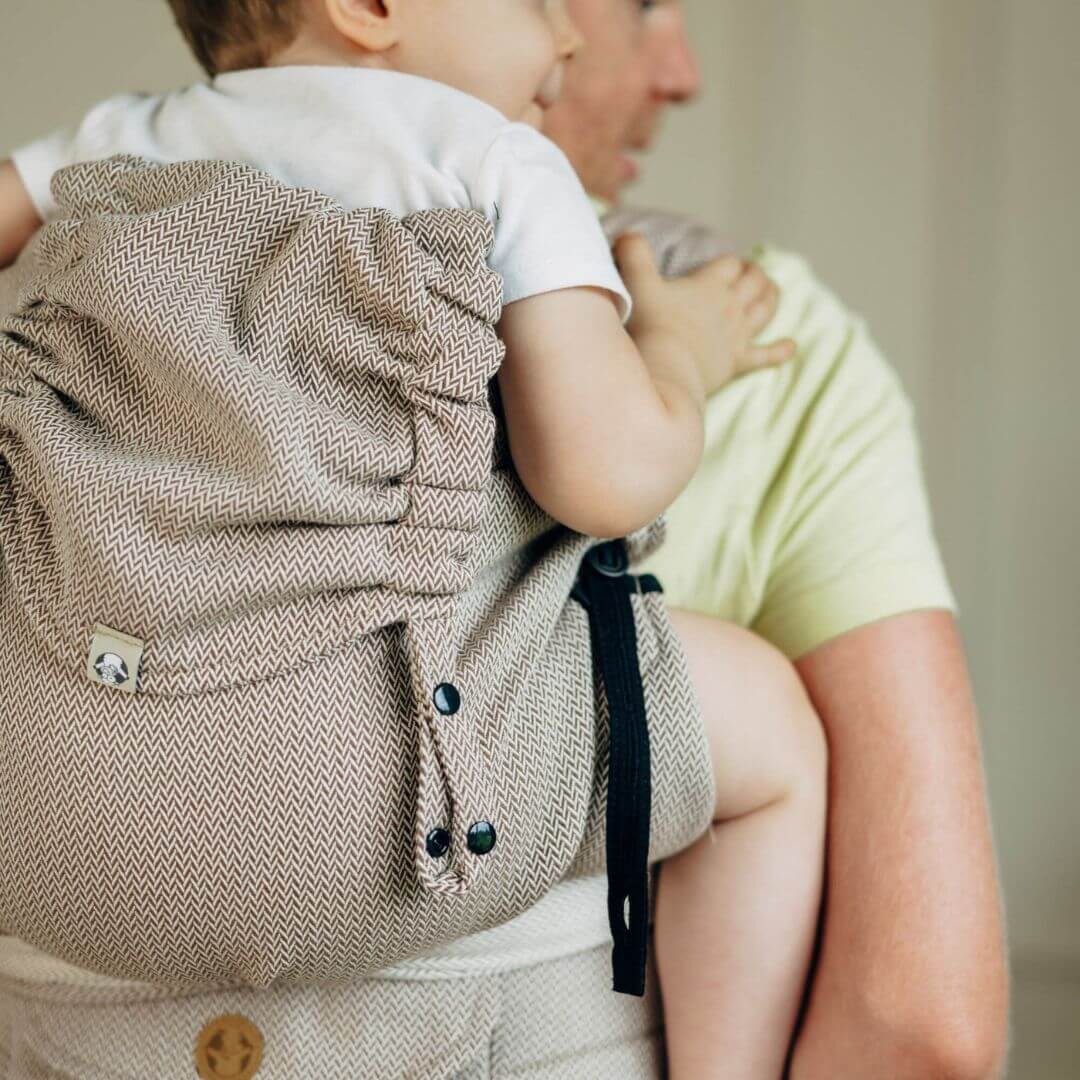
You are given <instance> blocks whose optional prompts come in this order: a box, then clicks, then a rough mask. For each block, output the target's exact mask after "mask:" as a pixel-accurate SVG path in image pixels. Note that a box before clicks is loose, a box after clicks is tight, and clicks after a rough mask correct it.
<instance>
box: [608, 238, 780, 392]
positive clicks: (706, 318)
mask: <svg viewBox="0 0 1080 1080" xmlns="http://www.w3.org/2000/svg"><path fill="white" fill-rule="evenodd" d="M615 256H616V261H617V262H618V264H619V269H620V270H621V271H622V274H623V280H624V281H625V282H626V286H627V288H628V289H629V290H630V294H631V296H632V297H633V299H634V313H633V315H632V316H631V320H630V325H629V326H628V327H627V329H628V330H629V331H630V333H631V336H634V337H635V338H636V337H637V335H638V334H639V333H648V332H651V331H652V330H653V329H654V327H661V328H662V329H663V330H664V331H666V332H670V333H674V334H676V335H677V336H679V337H680V338H682V339H683V340H684V342H685V343H686V344H687V346H688V347H689V350H690V352H691V353H692V354H693V356H694V358H695V361H696V362H697V366H698V370H699V371H700V373H701V379H702V384H703V386H704V390H705V394H706V396H708V395H710V394H713V393H715V392H716V391H717V390H719V389H720V388H721V387H723V386H726V385H727V384H728V383H729V382H731V380H732V379H735V378H738V376H740V375H745V374H746V373H748V372H750V371H756V370H758V369H759V368H762V367H775V366H778V365H780V364H782V363H784V362H785V361H787V360H789V359H791V357H792V356H794V355H795V351H796V344H795V342H794V341H793V340H792V339H791V338H781V339H780V340H778V341H774V342H771V343H769V344H766V345H752V344H751V342H752V341H753V340H754V338H755V337H757V335H758V334H760V333H761V331H762V330H764V328H765V327H766V326H767V325H768V324H769V322H770V320H771V319H772V317H773V315H774V314H775V313H776V308H777V305H778V303H779V297H780V293H779V290H778V289H777V287H776V285H775V283H774V282H773V281H772V280H771V279H770V278H768V277H767V276H766V275H765V273H764V271H762V270H761V269H760V267H758V266H757V265H756V264H754V263H752V262H750V261H749V260H746V259H742V258H740V257H739V256H738V255H725V256H723V257H722V258H719V259H714V260H713V261H712V262H709V263H706V264H705V265H704V266H702V267H699V268H698V269H697V270H695V271H693V272H692V273H690V274H687V275H685V276H684V277H680V278H666V279H665V278H661V277H660V276H659V273H658V271H657V269H656V264H655V261H654V259H653V257H652V251H651V249H650V248H649V246H648V243H647V241H646V240H645V239H644V237H642V236H640V235H638V234H633V233H626V234H624V235H623V236H620V237H619V239H618V240H617V241H616V245H615Z"/></svg>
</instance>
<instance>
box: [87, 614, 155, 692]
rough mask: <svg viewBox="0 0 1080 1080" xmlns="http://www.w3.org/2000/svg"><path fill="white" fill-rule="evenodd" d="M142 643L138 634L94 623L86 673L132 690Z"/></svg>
mask: <svg viewBox="0 0 1080 1080" xmlns="http://www.w3.org/2000/svg"><path fill="white" fill-rule="evenodd" d="M145 645H146V642H144V641H140V640H139V639H138V638H137V637H131V636H130V635H129V634H122V633H120V631H119V630H113V629H112V628H111V627H108V626H102V625H101V624H100V623H98V624H97V625H96V626H95V627H94V640H93V641H92V642H91V644H90V656H89V657H88V659H87V662H86V674H87V675H88V676H89V677H90V679H91V680H92V681H93V682H96V683H102V684H103V685H104V686H111V687H112V688H113V689H114V690H126V691H127V692H128V693H129V694H134V693H135V687H136V682H137V679H138V675H139V664H140V663H141V662H142V654H143V648H144V647H145Z"/></svg>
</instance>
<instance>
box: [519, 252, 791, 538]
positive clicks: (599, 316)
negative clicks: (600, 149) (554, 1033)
mask: <svg viewBox="0 0 1080 1080" xmlns="http://www.w3.org/2000/svg"><path fill="white" fill-rule="evenodd" d="M616 254H617V257H618V258H619V261H620V268H621V269H622V275H623V279H624V281H625V283H626V285H627V287H628V289H629V290H630V293H631V295H632V297H633V301H634V311H633V316H632V318H631V320H630V323H629V325H628V326H627V328H625V329H624V328H623V325H622V323H621V321H620V319H619V315H618V313H617V311H616V308H615V305H614V304H613V303H612V296H611V294H610V293H608V292H606V291H605V290H603V289H599V288H584V287H582V288H566V289H559V290H556V291H551V292H545V293H540V294H538V295H535V296H530V297H527V298H526V299H523V300H518V301H515V302H514V303H510V304H507V305H506V307H505V308H504V310H503V315H502V321H501V322H500V326H499V329H500V333H501V335H502V338H503V341H504V342H505V344H506V359H505V360H504V361H503V364H502V367H501V368H500V370H499V389H500V393H501V397H502V401H503V408H504V411H505V413H506V426H507V435H508V439H509V443H510V452H511V455H512V457H513V459H514V465H515V467H516V469H517V472H518V474H519V476H520V477H521V481H522V483H523V485H524V486H525V488H526V490H527V491H528V492H529V494H530V495H532V497H533V499H534V500H535V501H536V502H537V503H538V505H540V506H541V507H542V508H543V509H544V510H546V511H547V512H548V513H549V514H550V515H551V516H552V517H554V518H555V519H556V520H557V521H561V522H562V523H563V524H565V525H568V526H569V527H570V528H572V529H576V530H577V531H579V532H582V533H585V534H586V535H589V536H596V537H599V538H610V537H616V536H625V535H627V534H629V533H631V532H633V531H634V530H635V529H638V528H640V527H642V526H643V525H646V524H648V522H650V521H651V520H653V518H655V517H656V516H657V515H658V514H659V513H661V512H662V511H663V510H664V509H666V507H668V506H669V505H670V504H671V503H672V502H673V501H674V499H675V498H676V496H677V495H678V494H679V492H680V491H682V489H683V488H684V487H685V486H686V485H687V483H689V481H690V479H691V477H692V476H693V475H694V473H695V471H696V470H697V467H698V464H699V462H700V460H701V454H702V451H703V447H704V411H705V399H706V397H707V396H708V395H709V394H711V393H713V392H714V391H715V390H717V389H719V388H720V387H721V386H723V385H724V384H725V383H727V382H728V381H730V380H731V379H732V378H733V377H735V376H736V375H738V374H742V373H743V372H744V371H748V370H752V369H755V368H758V367H762V366H767V365H773V364H777V363H782V362H783V361H784V360H786V359H788V358H789V357H790V356H791V355H792V353H793V351H794V343H793V342H790V341H783V342H778V343H775V344H773V345H770V346H762V347H759V348H756V349H750V348H745V347H743V345H742V343H741V342H731V345H732V346H733V347H728V348H726V347H725V340H728V341H730V339H731V329H732V312H733V310H735V308H734V307H733V303H732V302H731V300H730V298H731V297H732V296H733V295H736V294H737V295H736V302H737V304H742V303H743V302H744V301H743V297H746V298H747V300H746V303H749V304H753V305H756V304H757V303H759V302H760V301H758V300H757V291H755V286H754V285H753V284H752V283H750V282H748V281H747V280H746V279H745V274H744V275H743V277H742V278H739V276H738V275H739V271H740V270H741V269H742V268H743V267H744V265H745V264H743V263H742V260H738V259H733V258H730V257H729V258H726V259H719V260H716V261H714V262H712V263H709V264H707V265H706V266H703V267H702V268H701V269H700V270H697V271H695V272H694V273H693V274H689V275H687V276H686V277H683V278H680V279H678V280H672V281H665V280H664V279H662V278H661V277H660V275H659V273H658V271H657V269H656V265H655V263H654V261H653V258H652V254H651V251H650V249H649V246H648V244H647V242H646V241H645V240H644V239H643V238H642V237H640V236H634V237H630V236H627V237H621V238H620V240H619V243H618V245H617V247H616ZM740 313H741V311H740ZM748 325H750V326H751V328H752V327H753V321H752V320H751V322H750V323H749V324H748Z"/></svg>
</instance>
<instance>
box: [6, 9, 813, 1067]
mask: <svg viewBox="0 0 1080 1080" xmlns="http://www.w3.org/2000/svg"><path fill="white" fill-rule="evenodd" d="M170 3H171V5H172V8H173V10H174V12H175V14H176V18H177V21H178V23H179V25H180V28H181V29H182V31H183V32H184V34H185V36H186V38H187V40H188V42H189V43H190V44H191V46H192V48H193V50H194V52H195V54H196V56H197V57H198V59H199V61H200V62H201V63H202V65H203V67H204V68H205V69H206V71H207V72H208V74H209V75H210V76H211V81H210V82H209V83H204V84H197V85H194V86H190V87H188V88H186V89H183V90H179V91H176V92H172V93H168V94H164V95H153V96H151V95H133V94H127V95H119V96H117V97H114V98H111V99H109V100H107V101H105V102H103V103H100V104H99V105H97V106H96V107H95V108H93V109H92V110H91V111H90V112H89V113H88V114H87V116H86V117H85V119H84V120H83V121H82V123H81V124H80V125H79V126H78V128H77V129H76V130H74V131H65V132H58V133H56V134H54V135H52V136H50V137H48V138H46V139H43V140H40V141H38V142H35V143H32V144H30V145H29V146H26V147H24V148H22V149H21V150H19V151H17V152H16V153H15V154H14V155H13V159H12V160H11V161H6V162H3V163H0V265H5V264H6V263H8V262H10V261H11V260H12V259H14V258H15V256H16V255H17V254H18V252H19V250H21V248H22V247H23V246H24V244H25V242H26V241H27V239H28V238H29V236H30V235H32V233H33V231H34V230H35V229H36V228H37V227H38V226H39V225H40V224H41V223H42V222H43V221H47V220H49V218H50V217H51V216H53V215H54V214H55V213H56V211H57V207H56V205H55V204H54V203H53V201H52V197H51V195H50V192H49V181H50V179H51V176H52V174H53V173H54V172H55V171H56V170H57V169H58V168H60V167H62V166H64V165H67V164H71V163H73V162H76V161H83V160H90V159H96V158H102V157H107V156H109V155H111V154H114V153H121V152H122V153H129V154H137V155H140V156H143V157H146V158H149V159H151V160H155V161H161V162H168V161H180V160H187V159H192V158H215V159H223V160H232V161H241V162H245V163H248V164H251V165H254V166H257V167H259V168H262V169H265V170H266V171H268V172H270V173H272V174H273V175H275V176H276V177H277V178H278V179H280V180H282V181H284V182H286V183H289V184H292V185H296V186H300V187H309V188H316V189H318V190H320V191H322V192H324V193H326V194H328V195H330V196H332V197H334V198H335V199H336V200H337V201H338V202H340V203H341V204H342V205H343V206H345V207H346V208H359V207H368V206H377V207H382V208H385V209H387V210H389V211H391V212H392V213H394V214H397V215H401V216H404V215H406V214H408V213H411V212H414V211H417V210H421V209H425V208H430V207H457V208H464V209H476V210H480V211H482V212H483V213H485V214H486V215H487V216H488V217H489V219H490V220H491V221H492V222H493V224H494V226H495V230H494V231H495V240H494V245H493V248H492V251H491V253H490V264H491V266H492V268H493V269H494V270H496V271H497V272H498V273H499V274H500V275H501V277H502V281H503V295H504V309H503V312H502V316H501V321H500V323H499V332H500V335H501V337H502V339H503V341H504V342H505V345H506V358H505V361H504V363H503V364H502V367H501V369H500V371H499V374H498V379H499V389H500V392H501V399H502V403H503V408H504V412H505V416H506V424H507V430H508V436H509V443H510V450H511V454H512V457H513V460H514V464H515V467H516V469H517V471H518V473H519V475H520V478H521V481H522V483H523V485H524V486H525V488H526V489H527V490H528V492H529V493H530V495H531V496H532V497H533V499H535V501H536V502H537V503H538V504H539V505H540V506H541V507H542V508H543V509H544V510H546V511H547V512H548V513H549V514H550V515H551V516H552V517H554V518H555V519H556V520H558V521H560V522H562V523H564V524H565V525H567V526H568V527H569V528H572V529H575V530H577V531H579V532H582V533H584V534H586V535H590V536H594V537H598V538H614V537H621V536H625V535H628V534H629V533H630V532H632V531H634V530H636V529H638V528H640V527H642V526H644V525H646V524H647V523H649V522H650V521H652V520H653V519H654V518H655V517H656V516H657V515H658V514H659V513H661V512H662V511H663V510H664V509H665V508H666V507H667V506H668V505H670V503H671V502H672V501H673V500H674V499H675V497H676V496H677V495H678V494H679V492H680V491H681V490H682V489H683V487H684V486H685V485H686V484H687V482H688V481H689V480H690V478H691V477H692V476H693V474H694V472H695V471H696V469H697V466H698V464H699V462H700V459H701V456H702V453H703V449H704V415H705V403H706V399H707V398H708V396H709V395H710V394H712V393H714V392H715V391H717V390H719V389H720V388H721V387H722V386H723V385H724V384H726V383H727V382H729V381H730V380H731V379H732V378H733V377H735V376H737V375H740V374H743V373H744V372H747V371H750V370H754V369H758V368H761V367H764V366H770V365H775V364H779V363H782V362H783V361H785V360H786V359H788V358H789V357H790V356H791V354H792V351H793V343H792V342H790V341H784V342H779V343H775V344H773V345H770V346H760V347H755V346H753V345H752V344H751V342H752V339H753V338H754V337H755V336H756V335H757V333H758V332H760V331H761V330H762V329H764V327H765V325H766V324H767V322H768V320H769V319H770V318H771V315H772V304H771V302H770V301H769V299H768V295H769V294H768V291H767V290H768V283H767V281H766V279H765V278H764V276H763V275H762V274H761V273H760V271H758V270H757V269H756V268H755V267H752V266H750V265H749V264H747V263H745V262H744V261H743V260H741V259H738V258H735V257H728V258H725V259H720V260H717V261H715V262H713V263H711V264H709V265H707V266H705V267H703V268H701V269H700V270H698V271H696V272H695V273H693V274H691V275H689V276H687V277H684V278H680V279H678V280H670V281H669V280H664V279H663V278H661V277H660V275H659V273H658V271H657V269H656V266H655V263H654V262H653V259H652V255H651V253H650V249H649V247H648V245H647V243H646V242H645V241H644V239H643V238H642V237H640V236H634V235H627V236H624V237H621V238H620V239H619V241H618V242H617V244H616V258H617V260H618V268H617V266H616V262H615V261H613V259H612V254H611V252H610V250H609V248H608V246H607V243H606V241H605V239H604V235H603V232H602V230H601V228H600V225H599V222H598V221H597V218H596V215H595V211H594V210H593V209H592V207H591V205H590V203H589V200H588V198H587V196H586V194H585V192H584V190H583V188H582V186H581V183H580V181H579V180H578V178H577V176H576V174H575V173H574V171H573V169H572V167H571V166H570V163H569V162H568V160H567V159H566V157H565V156H564V155H563V154H562V152H561V151H560V150H559V149H558V148H557V147H556V146H555V144H554V143H552V142H551V141H550V140H549V139H547V138H546V137H545V136H544V135H543V134H542V133H541V132H542V129H543V123H544V114H545V110H546V109H547V108H548V107H550V106H551V105H552V104H553V103H554V101H555V100H556V99H557V97H558V95H559V91H560V85H561V81H562V77H563V72H564V65H565V64H566V63H567V62H568V61H570V60H571V58H572V57H573V55H574V54H575V53H576V52H577V51H578V50H579V49H580V48H581V45H582V43H581V39H580V37H579V36H578V34H577V31H576V28H575V27H574V25H573V24H572V22H571V20H570V18H569V16H568V14H567V12H566V10H565V7H564V0H220V2H217V3H208V2H206V0H170ZM620 269H621V274H620V272H619V270H620ZM671 614H672V619H673V622H674V624H675V627H676V630H677V631H678V633H679V636H680V639H681V641H682V644H683V646H684V648H685V651H686V654H687V657H688V660H689V663H690V670H691V673H692V675H693V677H694V680H695V686H696V689H697V691H698V694H699V697H700V700H701V704H702V710H703V714H704V719H705V724H706V729H707V736H708V742H709V746H710V752H711V756H712V762H713V770H714V776H715V785H716V795H717V798H716V805H715V811H714V821H715V822H716V823H718V824H720V823H724V828H723V829H720V830H718V832H717V833H716V834H714V833H713V832H712V830H710V831H709V833H708V834H706V835H705V836H703V837H702V838H701V839H700V840H699V842H697V843H695V844H694V845H692V846H691V847H689V848H687V849H686V850H685V851H683V852H680V853H679V854H678V856H676V857H674V858H671V859H668V860H667V861H666V862H665V864H664V872H663V875H662V877H661V879H660V881H661V882H662V885H660V886H659V887H658V890H657V903H656V920H655V921H656V929H655V934H656V943H657V964H658V971H659V977H660V982H661V986H662V997H663V1008H664V1014H665V1031H666V1042H667V1048H668V1055H669V1061H670V1067H671V1071H670V1075H671V1076H673V1077H675V1078H679V1077H688V1078H691V1077H692V1078H694V1080H698V1078H705V1077H710V1076H716V1077H719V1076H723V1077H725V1078H750V1077H754V1078H762V1080H766V1078H768V1080H775V1078H777V1077H778V1076H780V1074H781V1071H782V1068H783V1062H784V1058H785V1055H786V1052H787V1048H788V1044H789V1042H790V1039H791V1035H792V1030H793V1026H794V1022H795V1019H796V1015H797V1011H798V1006H799V1003H800V998H801V994H802V989H803V984H804V981H805V977H806V973H807V968H808V963H809V957H810V951H811V945H812V942H813V936H814V929H815V924H816V916H817V909H818V902H819V896H820V887H821V862H822V858H821V853H822V843H823V830H824V807H825V800H824V781H825V776H824V744H823V741H822V738H821V735H820V728H819V724H818V721H817V718H816V716H815V715H814V713H813V710H812V708H811V706H810V703H809V701H808V699H807V698H806V695H805V693H804V692H803V691H802V688H801V683H800V682H799V680H798V678H797V676H796V675H795V673H794V671H793V669H792V668H791V666H790V665H789V664H788V663H787V661H786V660H784V659H783V657H782V656H781V655H780V654H779V653H778V652H777V651H776V650H774V649H772V648H771V647H769V646H767V645H766V644H765V643H764V642H762V641H760V640H758V639H756V638H754V637H753V636H752V635H750V634H745V635H744V636H743V637H742V638H739V639H737V640H739V642H740V644H739V646H738V647H739V649H740V651H741V653H742V657H741V660H742V663H741V668H742V672H743V678H744V680H745V682H746V683H747V684H750V683H751V682H752V681H753V680H762V681H769V682H771V683H772V684H774V685H776V686H779V687H781V688H782V689H783V698H782V699H783V700H784V701H785V702H786V703H787V708H785V709H784V710H783V711H782V714H780V715H769V716H760V715H752V714H749V713H747V712H744V706H743V700H744V699H743V693H742V689H743V688H742V687H740V686H731V685H725V684H722V683H720V682H719V681H718V679H717V677H716V675H715V673H714V670H713V665H712V663H711V657H712V656H715V654H716V651H717V650H718V649H720V648H729V649H730V648H731V647H732V641H733V640H736V639H733V637H732V635H731V628H723V629H724V633H723V634H722V633H721V632H720V631H721V629H722V627H721V624H718V623H717V622H716V621H715V620H712V619H708V618H705V617H703V616H700V615H696V614H693V613H690V612H684V611H672V613H671Z"/></svg>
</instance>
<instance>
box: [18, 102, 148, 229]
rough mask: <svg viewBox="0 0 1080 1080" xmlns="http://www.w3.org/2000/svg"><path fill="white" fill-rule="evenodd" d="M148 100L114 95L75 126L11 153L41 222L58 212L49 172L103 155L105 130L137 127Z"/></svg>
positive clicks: (59, 130) (60, 129)
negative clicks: (123, 125)
mask: <svg viewBox="0 0 1080 1080" xmlns="http://www.w3.org/2000/svg"><path fill="white" fill-rule="evenodd" d="M149 100H150V99H149V95H142V94H118V95H117V96H115V97H112V98H109V99H108V100H107V101H102V102H99V103H98V104H97V105H95V106H94V107H93V108H92V109H91V110H90V111H89V112H88V113H87V114H86V115H85V116H84V117H83V119H82V120H80V121H78V122H77V123H75V124H72V125H69V126H66V127H62V128H58V129H57V130H56V131H54V132H52V133H51V134H49V135H46V136H44V137H43V138H41V139H37V140H35V141H34V142H31V143H27V144H26V145H25V146H21V147H19V148H18V149H17V150H14V151H13V152H12V154H11V160H12V162H13V163H14V165H15V169H16V171H17V172H18V174H19V176H20V178H21V179H22V182H23V185H24V186H25V188H26V191H27V194H28V195H29V196H30V200H31V202H33V204H34V206H35V208H36V209H37V212H38V214H39V216H40V217H41V218H42V220H43V221H49V220H50V219H52V218H54V217H56V215H57V214H58V213H59V210H60V208H59V207H58V206H57V204H56V200H55V199H53V197H52V191H51V190H50V187H49V185H50V183H51V182H52V177H53V173H55V172H56V171H57V169H62V168H64V167H65V166H67V165H74V164H75V163H76V162H79V161H95V160H96V159H98V158H100V157H103V156H105V154H106V152H105V150H104V147H105V146H106V145H108V143H107V140H106V132H107V129H108V130H112V129H115V127H116V125H117V124H118V123H124V124H126V125H127V126H129V127H133V126H134V125H136V124H140V123H141V122H142V120H143V117H142V115H141V114H142V113H143V112H145V106H146V105H147V104H148V103H149ZM137 149H138V148H137V147H136V148H135V150H133V152H137Z"/></svg>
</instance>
